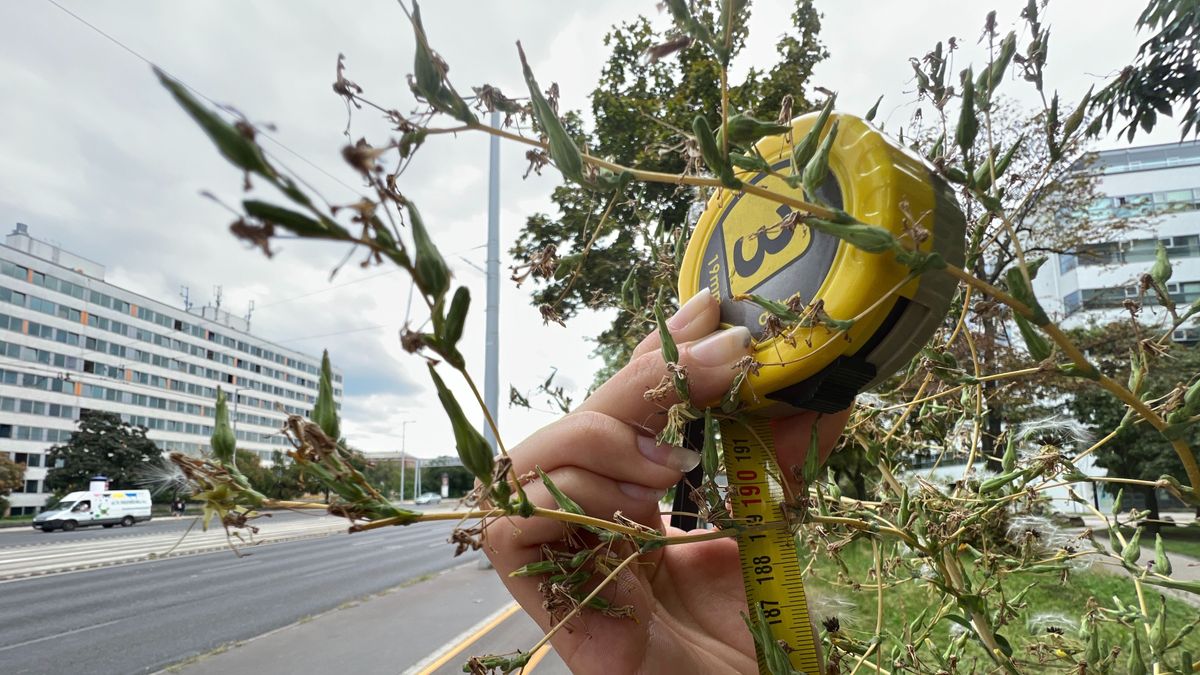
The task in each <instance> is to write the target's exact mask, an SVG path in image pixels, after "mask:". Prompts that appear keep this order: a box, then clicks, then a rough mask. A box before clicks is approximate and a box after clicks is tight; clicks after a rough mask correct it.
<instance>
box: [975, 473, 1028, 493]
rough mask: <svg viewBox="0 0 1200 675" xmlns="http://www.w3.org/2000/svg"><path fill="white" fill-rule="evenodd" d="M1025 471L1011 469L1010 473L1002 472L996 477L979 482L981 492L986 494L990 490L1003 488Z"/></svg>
mask: <svg viewBox="0 0 1200 675" xmlns="http://www.w3.org/2000/svg"><path fill="white" fill-rule="evenodd" d="M1023 473H1025V472H1024V471H1023V470H1018V471H1009V472H1008V473H1004V474H1000V475H999V476H996V477H995V478H989V479H987V480H985V481H983V482H982V483H980V484H979V494H980V495H986V494H988V493H990V492H995V491H996V490H999V489H1000V488H1003V487H1004V486H1006V485H1008V484H1009V483H1011V482H1013V481H1015V480H1016V479H1017V478H1019V477H1020V476H1021V474H1023Z"/></svg>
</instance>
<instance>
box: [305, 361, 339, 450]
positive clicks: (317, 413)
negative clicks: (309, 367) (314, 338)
mask: <svg viewBox="0 0 1200 675" xmlns="http://www.w3.org/2000/svg"><path fill="white" fill-rule="evenodd" d="M309 419H311V420H312V421H313V422H314V423H315V424H316V425H317V426H319V427H321V431H323V432H325V435H326V436H328V437H329V438H330V439H332V440H334V441H337V440H338V439H339V438H340V437H341V424H340V422H339V421H338V414H337V404H336V403H335V402H334V400H333V367H332V366H331V365H330V363H329V350H328V349H326V350H325V352H324V353H323V354H322V355H321V379H320V380H319V382H318V384H317V400H316V403H314V404H313V409H312V412H311V413H310V414H309Z"/></svg>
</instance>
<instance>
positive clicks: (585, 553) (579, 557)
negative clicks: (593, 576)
mask: <svg viewBox="0 0 1200 675" xmlns="http://www.w3.org/2000/svg"><path fill="white" fill-rule="evenodd" d="M592 553H594V551H593V550H592V549H590V548H585V549H583V550H582V551H580V552H578V553H576V554H575V555H574V556H573V557H572V558H571V562H570V563H568V565H567V566H568V567H570V568H571V569H577V568H578V567H579V566H580V565H582V564H583V563H585V562H587V561H588V558H591V557H592Z"/></svg>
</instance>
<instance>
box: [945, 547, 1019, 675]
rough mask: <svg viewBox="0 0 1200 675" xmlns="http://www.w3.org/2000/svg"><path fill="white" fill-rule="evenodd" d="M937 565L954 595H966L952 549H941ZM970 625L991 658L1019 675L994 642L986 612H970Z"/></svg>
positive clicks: (963, 579)
mask: <svg viewBox="0 0 1200 675" xmlns="http://www.w3.org/2000/svg"><path fill="white" fill-rule="evenodd" d="M934 560H935V562H936V564H937V566H938V567H940V568H941V570H942V572H943V578H945V579H947V580H948V581H950V582H951V585H952V587H953V588H954V589H955V591H956V595H959V596H963V595H968V594H969V591H967V590H966V589H967V585H966V582H965V578H964V576H963V571H962V570H961V569H960V568H959V561H958V559H957V558H956V557H955V554H954V553H953V552H952V551H949V550H947V551H943V554H942V556H940V558H934ZM970 614H971V625H972V626H974V627H975V634H976V635H978V636H979V639H980V640H981V641H982V642H983V644H984V646H985V647H987V651H988V654H989V655H990V656H991V657H992V660H993V661H995V662H996V664H997V665H999V666H1000V667H1001V668H1004V670H1005V671H1006V672H1008V673H1010V675H1020V673H1019V671H1018V670H1017V668H1016V666H1015V665H1013V662H1012V659H1010V658H1008V657H1007V656H1005V655H1004V652H1003V651H1002V650H1001V649H1000V643H998V642H996V635H995V633H994V632H993V631H992V624H991V621H989V620H988V617H987V614H985V613H983V612H980V611H978V610H976V611H972V612H970Z"/></svg>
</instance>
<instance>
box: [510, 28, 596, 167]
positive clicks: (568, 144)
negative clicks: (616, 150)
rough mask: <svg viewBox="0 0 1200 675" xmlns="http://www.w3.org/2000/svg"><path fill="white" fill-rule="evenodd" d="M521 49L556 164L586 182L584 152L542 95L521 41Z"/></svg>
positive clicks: (535, 110)
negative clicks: (580, 150) (581, 151)
mask: <svg viewBox="0 0 1200 675" xmlns="http://www.w3.org/2000/svg"><path fill="white" fill-rule="evenodd" d="M517 52H518V53H519V54H520V57H521V69H522V72H523V73H524V75H525V84H526V86H527V87H528V88H529V101H530V104H531V105H532V108H533V116H534V118H535V119H537V123H538V126H540V127H541V128H542V131H543V132H545V134H546V139H547V141H548V145H549V146H550V158H551V159H553V160H554V165H555V166H556V167H558V170H559V171H561V172H562V174H563V176H565V177H566V178H567V179H569V180H573V181H575V182H576V183H580V184H583V183H584V182H585V181H584V176H583V154H582V153H580V152H579V147H578V146H577V145H575V142H574V141H572V140H571V137H570V136H569V135H568V134H567V130H566V128H565V127H563V124H562V120H560V119H558V115H556V114H555V113H554V108H553V107H551V106H550V102H549V101H547V100H546V97H545V95H543V94H542V88H541V87H540V86H538V82H537V78H535V77H534V75H533V69H531V68H530V67H529V62H528V61H527V60H526V59H525V50H524V49H523V48H522V47H521V43H519V42H518V43H517Z"/></svg>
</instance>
